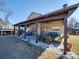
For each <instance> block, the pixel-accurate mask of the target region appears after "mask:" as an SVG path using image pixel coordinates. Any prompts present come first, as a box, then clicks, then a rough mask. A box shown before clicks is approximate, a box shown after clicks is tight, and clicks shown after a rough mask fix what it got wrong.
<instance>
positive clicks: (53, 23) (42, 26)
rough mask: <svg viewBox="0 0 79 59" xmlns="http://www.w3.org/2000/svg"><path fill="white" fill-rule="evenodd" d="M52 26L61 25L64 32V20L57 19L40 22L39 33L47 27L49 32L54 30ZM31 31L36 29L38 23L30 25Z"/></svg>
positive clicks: (61, 30)
mask: <svg viewBox="0 0 79 59" xmlns="http://www.w3.org/2000/svg"><path fill="white" fill-rule="evenodd" d="M52 27H59V28H60V32H61V33H64V20H56V21H48V22H43V23H38V27H37V28H38V29H37V31H38V34H40V32H45V28H46V29H47V32H52V31H53V30H52ZM29 28H30V31H32V30H36V24H31V25H29Z"/></svg>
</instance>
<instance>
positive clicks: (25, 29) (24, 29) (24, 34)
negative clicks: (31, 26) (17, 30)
mask: <svg viewBox="0 0 79 59" xmlns="http://www.w3.org/2000/svg"><path fill="white" fill-rule="evenodd" d="M26 27H27V26H26V24H25V26H24V39H26Z"/></svg>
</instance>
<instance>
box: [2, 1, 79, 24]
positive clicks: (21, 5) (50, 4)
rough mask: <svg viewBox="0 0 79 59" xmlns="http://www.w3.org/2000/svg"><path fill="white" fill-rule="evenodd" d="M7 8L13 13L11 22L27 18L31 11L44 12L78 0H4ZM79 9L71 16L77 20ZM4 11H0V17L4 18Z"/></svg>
mask: <svg viewBox="0 0 79 59" xmlns="http://www.w3.org/2000/svg"><path fill="white" fill-rule="evenodd" d="M4 2H5V3H6V6H7V8H8V9H9V10H11V11H12V12H13V15H12V16H11V17H10V18H9V21H10V22H11V23H12V24H15V23H18V22H21V21H24V20H27V17H28V15H29V14H30V13H31V12H38V13H41V14H46V13H49V12H53V11H55V10H57V9H60V8H62V5H63V4H68V6H69V5H72V4H76V3H78V2H79V0H4ZM78 15H79V9H77V11H75V13H74V14H73V15H72V17H74V18H76V19H77V20H79V19H78V18H79V16H78ZM4 16H5V13H3V12H0V17H1V18H4Z"/></svg>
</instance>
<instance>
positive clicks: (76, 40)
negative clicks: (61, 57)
mask: <svg viewBox="0 0 79 59" xmlns="http://www.w3.org/2000/svg"><path fill="white" fill-rule="evenodd" d="M68 42H69V43H71V44H72V49H71V51H73V52H75V53H76V54H78V55H79V35H78V36H77V35H70V36H69V39H68Z"/></svg>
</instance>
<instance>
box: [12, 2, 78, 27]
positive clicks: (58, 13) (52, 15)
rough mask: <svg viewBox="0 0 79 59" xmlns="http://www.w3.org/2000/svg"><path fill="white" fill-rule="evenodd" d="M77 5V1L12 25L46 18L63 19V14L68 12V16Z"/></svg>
mask: <svg viewBox="0 0 79 59" xmlns="http://www.w3.org/2000/svg"><path fill="white" fill-rule="evenodd" d="M78 6H79V3H77V4H74V5H72V6H68V7H65V8H62V9H59V10H56V11H54V12H50V13H48V14H44V15H41V16H39V17H35V18H32V19H29V20H26V21H22V22H19V23H17V24H14V25H13V26H19V25H25V24H29V23H34V22H36V21H40V22H41V21H49V20H48V18H49V19H52V20H59V19H63V18H64V15H65V14H68V16H70V15H71V14H72V13H73V12H74V11H75V10H76V9H77V7H78ZM69 11H71V13H69ZM43 19H44V20H43ZM45 19H46V20H45Z"/></svg>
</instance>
